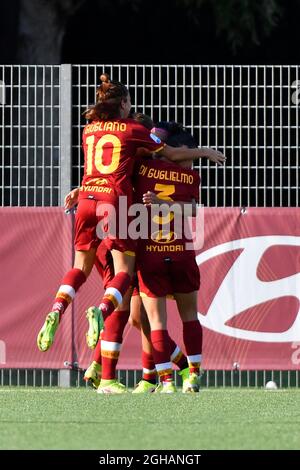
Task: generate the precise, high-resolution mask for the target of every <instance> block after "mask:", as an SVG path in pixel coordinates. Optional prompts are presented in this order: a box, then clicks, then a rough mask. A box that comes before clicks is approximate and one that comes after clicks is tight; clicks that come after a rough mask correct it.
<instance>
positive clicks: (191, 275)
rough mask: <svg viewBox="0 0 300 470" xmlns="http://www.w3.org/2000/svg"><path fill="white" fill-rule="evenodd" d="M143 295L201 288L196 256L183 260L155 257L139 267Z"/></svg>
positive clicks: (192, 290) (149, 295) (158, 295)
mask: <svg viewBox="0 0 300 470" xmlns="http://www.w3.org/2000/svg"><path fill="white" fill-rule="evenodd" d="M137 274H138V281H139V290H140V295H141V296H147V297H153V298H154V297H166V296H171V295H172V294H176V293H178V294H188V293H190V292H194V291H196V290H199V288H200V272H199V267H198V265H197V263H196V260H195V257H191V256H190V257H187V258H186V259H182V260H170V259H169V260H168V258H167V259H166V260H163V259H155V258H154V257H153V260H152V262H151V263H149V262H148V263H146V262H145V263H144V264H143V263H140V264H138V268H137Z"/></svg>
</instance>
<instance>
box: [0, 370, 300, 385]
mask: <svg viewBox="0 0 300 470" xmlns="http://www.w3.org/2000/svg"><path fill="white" fill-rule="evenodd" d="M61 372H64V373H65V372H66V370H63V371H59V370H57V369H55V370H53V369H2V370H0V386H8V387H12V386H14V387H15V386H17V387H57V386H63V387H66V386H72V387H88V386H89V385H88V384H87V382H86V381H85V380H83V375H84V372H83V371H81V370H70V371H67V372H69V375H68V377H67V380H66V378H64V380H61V376H60V375H61ZM141 378H142V371H141V370H118V371H117V379H118V380H119V381H120V382H122V383H123V384H124V385H126V387H128V388H133V387H134V386H135V385H136V384H137V383H138V382H139V380H141ZM174 379H175V385H176V386H177V387H181V385H182V377H181V376H180V375H179V374H178V372H177V371H174ZM269 380H272V381H275V383H276V384H277V386H278V387H279V388H294V387H296V388H299V385H300V370H284V371H282V370H243V371H241V370H207V371H206V372H205V373H204V375H203V376H202V377H201V388H202V389H203V388H210V387H247V388H249V387H254V388H261V387H264V386H265V384H266V383H267V382H268V381H269Z"/></svg>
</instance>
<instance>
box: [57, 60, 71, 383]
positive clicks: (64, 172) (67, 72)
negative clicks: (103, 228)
mask: <svg viewBox="0 0 300 470" xmlns="http://www.w3.org/2000/svg"><path fill="white" fill-rule="evenodd" d="M59 122H60V175H59V183H60V184H59V204H60V205H61V206H63V204H64V197H65V195H66V194H67V193H68V192H69V191H70V189H71V187H72V179H71V178H72V65H71V64H61V66H60V121H59ZM71 261H72V260H71ZM70 267H71V265H70ZM72 322H73V318H72ZM73 341H74V335H73V327H72V342H73ZM58 379H59V382H58V385H59V387H70V386H71V371H70V370H69V369H60V370H59V373H58Z"/></svg>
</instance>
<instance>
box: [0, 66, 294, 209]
mask: <svg viewBox="0 0 300 470" xmlns="http://www.w3.org/2000/svg"><path fill="white" fill-rule="evenodd" d="M103 71H105V72H108V73H109V74H110V76H111V78H113V79H117V80H120V81H122V82H124V83H126V84H127V85H128V86H129V89H130V92H131V96H132V102H133V108H134V109H135V110H138V111H141V112H144V113H146V114H149V115H150V116H152V117H153V119H154V120H155V121H159V120H176V121H178V122H181V123H182V124H183V125H184V126H186V127H187V129H188V130H190V131H191V132H192V133H193V134H194V136H195V137H196V139H197V140H198V141H199V145H200V146H203V147H205V146H211V147H216V148H218V149H220V150H222V151H224V153H225V154H226V155H227V157H228V159H227V163H226V167H224V168H216V167H215V165H213V164H211V163H210V162H208V161H207V160H206V159H203V160H202V161H200V162H199V164H197V165H196V168H199V171H200V172H201V177H202V191H201V194H202V203H203V204H205V205H207V206H298V204H299V148H298V147H299V129H298V126H299V103H298V101H299V99H298V92H297V89H295V87H296V88H297V87H300V81H299V66H254V65H253V66H252V65H251V66H188V65H186V66H183V65H178V66H176V65H74V66H71V65H61V66H1V67H0V115H1V118H0V119H1V122H0V127H1V132H0V134H1V165H0V170H1V172H0V173H1V174H0V181H1V183H0V184H1V186H0V189H1V191H0V194H1V205H17V206H18V205H19V206H26V205H28V206H31V205H34V206H43V205H45V206H47V205H58V204H60V203H61V201H62V199H63V195H64V194H63V193H65V192H66V190H68V189H69V188H70V187H75V186H77V185H78V184H79V183H80V180H81V177H82V164H83V155H82V151H81V131H82V127H83V126H84V124H85V121H84V119H83V117H82V112H83V111H84V110H85V109H86V107H87V106H88V105H89V104H92V103H93V102H94V97H95V89H96V86H97V85H98V84H99V78H98V77H99V75H100V73H102V72H103ZM64 72H67V73H64ZM69 91H70V94H68V93H69ZM293 96H294V97H295V96H296V99H293ZM71 126H72V129H71ZM69 140H70V142H69ZM71 144H72V145H71ZM60 150H61V152H60ZM71 166H72V170H71ZM60 171H61V175H60Z"/></svg>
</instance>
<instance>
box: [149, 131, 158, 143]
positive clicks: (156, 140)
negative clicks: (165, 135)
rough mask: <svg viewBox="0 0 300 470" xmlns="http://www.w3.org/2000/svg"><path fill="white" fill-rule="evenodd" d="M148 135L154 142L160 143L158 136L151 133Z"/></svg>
mask: <svg viewBox="0 0 300 470" xmlns="http://www.w3.org/2000/svg"><path fill="white" fill-rule="evenodd" d="M150 137H151V139H152V140H154V142H156V143H157V144H160V143H161V140H160V138H159V137H157V135H155V134H152V133H151V134H150Z"/></svg>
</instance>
